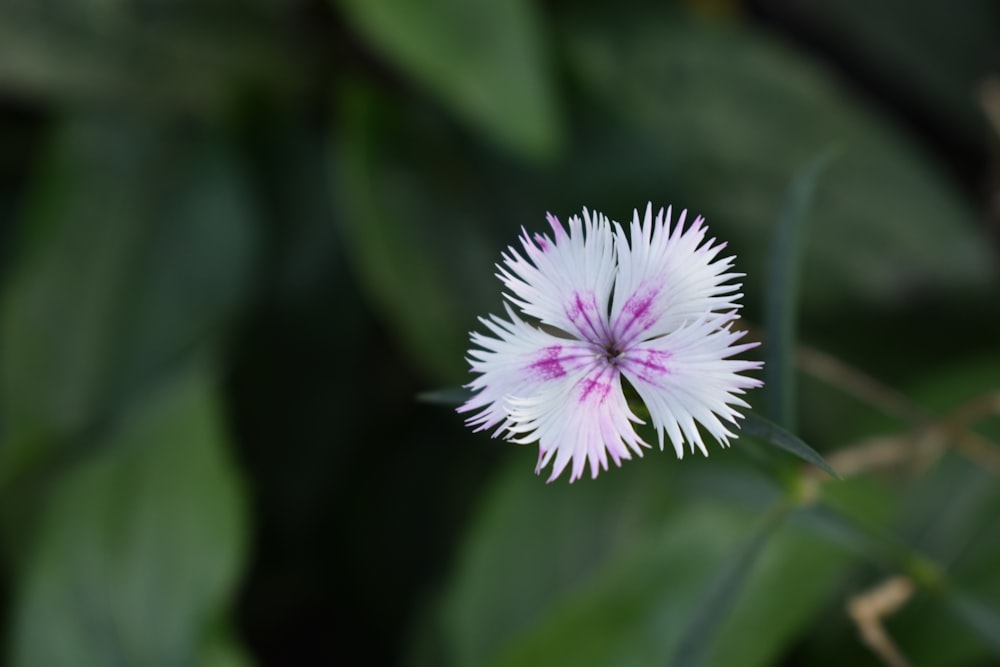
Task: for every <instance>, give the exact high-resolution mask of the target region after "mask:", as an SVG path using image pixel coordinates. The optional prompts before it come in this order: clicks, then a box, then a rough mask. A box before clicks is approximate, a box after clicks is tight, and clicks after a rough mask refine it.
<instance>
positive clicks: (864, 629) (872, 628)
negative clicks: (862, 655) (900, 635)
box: [847, 575, 914, 667]
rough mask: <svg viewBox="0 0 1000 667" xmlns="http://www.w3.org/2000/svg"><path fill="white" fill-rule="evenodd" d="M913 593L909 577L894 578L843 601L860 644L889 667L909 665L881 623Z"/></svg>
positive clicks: (907, 666)
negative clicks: (856, 628) (855, 628)
mask: <svg viewBox="0 0 1000 667" xmlns="http://www.w3.org/2000/svg"><path fill="white" fill-rule="evenodd" d="M913 589H914V586H913V582H912V581H911V580H910V578H909V577H904V576H901V575H896V576H893V577H890V578H889V579H886V580H885V581H883V582H882V583H880V584H879V585H877V586H875V587H874V588H872V589H870V590H868V591H866V592H864V593H862V594H861V595H855V596H853V597H852V598H850V599H849V600H848V601H847V615H848V616H850V617H851V620H853V621H854V624H855V625H857V626H858V634H860V635H861V640H862V641H863V642H864V643H865V644H866V645H867V646H868V648H870V649H871V650H872V652H873V653H875V655H877V656H878V657H879V659H880V660H882V662H884V663H885V664H886V665H888V666H889V667H909V665H910V663H909V661H908V660H907V659H906V656H904V655H903V653H902V651H900V650H899V647H898V646H896V644H895V642H893V641H892V637H890V636H889V633H888V632H886V631H885V626H884V625H883V621H884V620H885V619H886V618H887V617H889V616H891V615H893V614H895V613H896V612H897V611H899V610H900V609H902V608H903V605H905V604H906V603H907V602H908V601H909V600H910V598H911V597H912V596H913Z"/></svg>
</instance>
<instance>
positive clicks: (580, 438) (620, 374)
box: [458, 204, 762, 482]
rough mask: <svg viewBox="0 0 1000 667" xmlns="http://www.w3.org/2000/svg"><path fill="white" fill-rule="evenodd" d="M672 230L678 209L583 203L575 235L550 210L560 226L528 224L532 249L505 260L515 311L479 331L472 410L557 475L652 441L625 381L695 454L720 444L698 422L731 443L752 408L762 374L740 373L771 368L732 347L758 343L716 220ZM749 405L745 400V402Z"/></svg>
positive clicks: (661, 428)
mask: <svg viewBox="0 0 1000 667" xmlns="http://www.w3.org/2000/svg"><path fill="white" fill-rule="evenodd" d="M686 215H687V211H684V212H683V213H681V215H680V218H679V219H678V220H677V222H676V224H675V225H674V226H673V227H672V228H671V221H670V220H671V211H670V209H669V208H668V209H667V211H666V217H664V211H663V209H660V212H659V213H658V214H657V216H656V218H655V220H654V219H653V211H652V205H651V204H650V205H648V206H647V207H646V215H645V219H644V220H642V221H640V220H639V212H638V211H636V212H635V214H634V218H633V221H632V224H631V227H630V229H629V232H628V233H626V231H625V230H624V229H623V228H622V226H621V225H620V224H618V223H617V222H611V221H609V220H608V218H607V217H606V216H604V215H603V214H600V213H597V212H595V213H590V212H589V211H587V209H586V208H585V209H583V220H582V221H581V220H580V218H579V217H578V216H573V217H572V218H570V220H569V233H567V232H566V230H565V229H564V228H563V226H562V224H561V223H560V222H559V220H558V219H557V218H556V217H555V216H553V215H551V214H549V215H548V220H549V223H550V225H551V226H552V232H553V237H552V238H550V237H549V236H548V235H544V234H536V235H534V236H533V237H532V236H529V234H528V233H527V232H526V231H523V230H522V231H523V233H522V236H521V239H520V240H521V245H522V246H523V248H524V250H523V254H522V253H521V252H519V251H518V250H516V249H515V248H513V247H511V248H508V250H507V253H505V254H503V255H502V257H503V263H502V265H501V264H498V265H497V268H498V269H499V273H498V274H497V276H498V277H499V278H500V280H501V281H502V282H503V284H504V287H506V290H507V291H506V292H505V294H504V296H505V297H506V298H507V300H508V301H509V302H510V304H512V305H513V306H515V307H516V309H517V311H520V312H517V311H515V309H514V308H512V307H511V305H509V304H505V308H506V311H507V319H504V318H501V317H497V316H496V315H491V316H490V317H489V318H481V320H480V321H481V322H482V324H483V325H484V326H485V327H486V328H487V329H488V330H489V332H490V333H489V334H482V333H473V334H472V335H471V337H472V344H473V345H474V346H475V347H474V348H473V349H472V350H470V351H469V364H470V366H471V368H472V372H473V373H475V374H477V377H476V378H475V379H474V380H473V381H472V382H471V383H469V384H468V385H467V386H468V387H469V388H471V389H472V390H473V391H474V395H473V396H472V398H470V399H469V400H468V401H467V402H466V403H465V404H464V405H463V406H461V407H460V408H458V411H459V412H472V413H473V414H472V415H471V416H470V417H469V418H468V420H467V423H468V424H469V425H470V426H473V427H475V428H476V430H477V431H481V430H485V429H493V436H494V437H496V436H501V437H503V438H505V439H507V440H510V441H512V442H516V443H519V444H528V443H532V442H535V441H537V442H538V445H539V455H538V466H537V468H536V470H535V472H536V473H537V472H539V471H540V470H541V469H542V468H544V467H545V466H547V465H548V464H549V462H553V465H552V474H551V476H550V477H549V481H550V482H551V481H552V480H554V479H555V478H557V477H558V476H559V475H560V474H561V473H562V471H563V469H565V468H566V466H567V465H569V463H570V462H571V461H572V468H571V476H570V481H571V482H572V481H575V480H576V479H577V478H579V477H580V476H581V475H582V473H583V470H584V467H585V465H586V463H587V461H589V462H590V472H591V476H593V477H596V476H597V473H598V472H599V471H600V469H602V468H603V469H604V470H607V469H608V457H609V456H610V458H611V460H612V461H614V462H615V465H621V461H622V459H626V460H628V459H631V458H632V453H635V454H638V455H639V456H641V455H642V451H643V450H642V448H643V447H648V446H649V445H648V444H647V443H646V442H644V441H643V440H642V439H641V438H640V437H639V435H638V434H637V433H636V431H635V426H634V424H642V423H644V422H643V421H642V420H640V419H639V418H638V417H637V416H636V415H635V414H634V413H633V412H632V410H631V409H630V408H629V404H628V401H627V400H626V397H625V388H624V387H623V379H624V380H625V381H627V382H628V384H629V385H631V387H632V389H634V393H635V394H636V395H637V396H638V398H639V399H641V400H642V402H643V403H644V404H645V406H646V409H647V410H648V412H649V418H650V421H651V422H652V426H653V428H654V429H655V430H656V432H657V435H658V437H659V444H660V449H661V450H662V449H663V443H664V434H666V435H667V436H668V437H669V438H670V442H671V443H672V444H673V446H674V450H675V451H676V452H677V456H678V458H682V457H683V456H684V443H685V441H686V442H687V443H689V445H690V447H691V450H692V451H694V448H695V447H696V446H697V448H698V449H699V450H701V452H702V453H703V454H705V455H706V456H707V455H708V450H707V449H706V448H705V443H704V442H703V441H702V436H701V433H700V432H699V428H698V425H699V424H700V425H701V427H703V428H704V429H705V431H707V432H708V433H710V434H711V435H712V436H713V437H714V438H715V439H717V440H718V441H719V442H721V443H722V444H723V445H725V446H728V444H729V438H733V437H736V436H735V435H734V434H733V432H732V431H731V430H730V428H731V427H735V426H737V422H736V419H737V418H740V417H742V415H740V413H739V412H737V411H736V409H735V407H743V408H746V407H749V406H748V405H747V403H746V402H745V401H743V400H742V399H741V398H739V394H742V393H744V390H745V389H747V388H750V387H756V386H759V385H760V384H761V382H760V381H759V380H756V379H753V378H749V377H745V376H743V375H740V372H742V371H747V370H751V369H757V368H760V367H761V366H762V364H761V363H760V362H756V361H742V360H737V359H730V358H729V357H732V356H733V355H735V354H738V353H740V352H743V351H744V350H747V349H750V348H752V347H755V346H756V345H757V344H756V343H748V344H736V342H737V341H738V340H739V339H740V338H741V337H742V336H743V333H744V332H742V331H733V330H732V328H731V326H732V323H733V321H734V320H735V319H737V310H738V309H739V307H740V306H739V303H738V302H739V299H740V298H741V297H742V294H739V293H738V290H739V288H740V284H738V283H731V282H729V281H731V280H732V279H734V278H738V277H740V276H742V275H743V274H739V273H733V272H732V271H731V269H732V266H733V264H732V262H733V258H732V257H726V258H724V259H717V256H718V254H719V252H720V251H721V250H722V249H723V248H725V244H724V243H716V242H715V239H714V238H713V239H710V240H708V241H705V240H704V239H705V233H706V228H705V226H704V224H703V223H704V220H703V218H701V217H698V218H697V219H696V220H695V221H694V223H693V224H692V225H690V226H689V227H688V228H687V229H686V230H685V229H684V220H685V217H686ZM734 406H735V407H734Z"/></svg>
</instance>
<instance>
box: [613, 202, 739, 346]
mask: <svg viewBox="0 0 1000 667" xmlns="http://www.w3.org/2000/svg"><path fill="white" fill-rule="evenodd" d="M671 213H672V211H671V209H670V208H668V209H667V210H666V216H664V211H663V209H662V208H661V209H660V212H659V213H658V214H657V215H656V219H655V220H654V219H653V207H652V204H649V205H647V206H646V215H645V218H644V220H643V221H642V222H640V221H639V211H638V210H636V211H635V213H634V215H633V220H632V224H631V226H630V234H631V242H629V240H628V238H627V237H626V234H625V231H624V229H623V228H622V227H621V225H618V224H617V223H616V224H615V227H616V229H615V240H616V250H617V254H618V274H617V278H616V281H615V289H614V299H613V301H612V307H611V322H612V330H613V336H614V338H615V340H616V341H617V343H618V345H619V346H620V347H622V348H624V347H627V346H628V345H629V344H630V343H632V342H634V341H636V340H649V339H650V338H655V337H656V336H662V335H664V334H667V333H669V332H671V331H674V330H675V329H677V328H678V327H679V326H681V325H682V324H683V323H684V322H687V321H690V320H693V319H697V318H698V317H700V316H701V315H703V314H705V313H709V312H723V311H731V310H734V309H736V308H739V305H738V303H737V302H738V301H739V299H740V297H741V296H742V294H737V291H738V290H739V288H740V285H739V284H727V281H729V280H731V279H733V278H737V277H740V276H742V275H743V274H741V273H734V272H732V271H730V269H731V268H732V266H733V258H732V257H726V258H724V259H716V257H717V256H718V254H719V252H720V251H722V249H723V248H725V244H724V243H716V242H715V239H714V238H713V239H710V240H709V241H707V242H706V241H705V232H706V231H707V229H706V228H705V226H704V218H702V217H701V216H699V217H698V218H696V219H695V221H694V223H693V224H691V225H690V226H689V227H688V228H687V229H686V230H685V229H684V220H685V218H686V217H687V211H686V210H685V211H683V212H682V213H681V215H680V217H679V218H678V220H677V222H676V224H674V226H673V228H672V229H671V226H670V225H671Z"/></svg>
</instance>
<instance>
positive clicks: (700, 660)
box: [670, 503, 789, 667]
mask: <svg viewBox="0 0 1000 667" xmlns="http://www.w3.org/2000/svg"><path fill="white" fill-rule="evenodd" d="M788 509H789V507H788V506H787V505H786V504H784V503H780V504H779V505H777V506H776V507H775V509H773V510H771V512H770V513H769V514H768V515H767V516H766V517H765V518H764V522H763V524H762V525H761V526H760V527H758V528H757V530H756V531H755V532H754V533H753V534H752V535H751V536H750V539H749V540H747V541H746V543H745V544H743V545H742V546H740V547H739V548H738V549H737V550H736V551H735V553H733V554H732V557H731V558H729V559H728V560H727V561H726V562H725V563H723V565H722V567H720V568H719V569H718V570H717V571H716V573H715V574H714V575H713V578H712V581H711V582H710V584H709V587H708V590H707V591H706V592H705V594H704V595H703V597H702V600H701V603H700V604H698V606H697V607H696V608H695V609H694V617H693V618H692V619H691V620H690V621H689V622H688V623H687V625H686V626H685V628H684V631H683V632H682V633H681V638H680V644H679V645H678V647H677V650H676V651H675V653H674V655H673V658H672V659H671V661H670V664H671V665H673V667H697V666H698V665H703V664H705V659H706V657H707V656H708V655H709V653H710V648H711V646H712V645H713V644H714V643H715V641H716V637H717V635H718V632H719V629H720V627H721V626H722V624H723V623H724V622H725V620H726V618H727V617H728V615H729V613H730V612H731V611H732V607H733V605H734V603H735V602H736V601H737V600H738V599H739V596H740V594H741V593H742V592H743V586H744V583H745V582H746V579H747V576H748V575H749V574H750V570H751V568H752V567H753V566H754V563H755V562H756V561H757V557H758V556H759V555H760V552H761V550H762V549H763V548H764V545H765V544H767V541H768V538H770V537H771V534H772V533H773V532H774V531H775V530H776V529H777V528H778V526H779V525H781V520H782V519H783V518H784V517H785V515H786V514H787V512H788Z"/></svg>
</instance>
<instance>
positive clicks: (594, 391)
mask: <svg viewBox="0 0 1000 667" xmlns="http://www.w3.org/2000/svg"><path fill="white" fill-rule="evenodd" d="M610 391H611V383H610V382H605V381H604V380H600V379H597V380H591V379H590V378H584V379H583V381H582V382H581V383H580V397H579V399H577V400H578V401H579V402H580V403H586V402H587V401H594V402H596V403H603V402H604V399H605V398H607V396H608V393H609V392H610Z"/></svg>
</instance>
